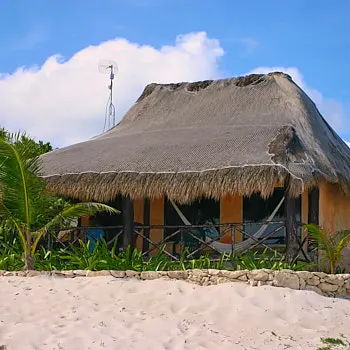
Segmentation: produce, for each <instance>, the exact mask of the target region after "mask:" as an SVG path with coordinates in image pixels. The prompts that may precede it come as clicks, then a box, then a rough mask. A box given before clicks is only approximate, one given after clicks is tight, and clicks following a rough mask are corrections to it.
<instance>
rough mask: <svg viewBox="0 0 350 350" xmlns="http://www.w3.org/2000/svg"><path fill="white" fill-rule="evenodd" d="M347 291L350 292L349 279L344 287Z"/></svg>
mask: <svg viewBox="0 0 350 350" xmlns="http://www.w3.org/2000/svg"><path fill="white" fill-rule="evenodd" d="M343 287H344V288H345V289H347V290H350V279H347V280H346V281H345V283H344V286H343Z"/></svg>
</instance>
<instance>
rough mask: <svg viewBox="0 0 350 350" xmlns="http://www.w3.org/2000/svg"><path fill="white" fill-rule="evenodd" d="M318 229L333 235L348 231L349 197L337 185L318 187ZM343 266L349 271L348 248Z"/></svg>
mask: <svg viewBox="0 0 350 350" xmlns="http://www.w3.org/2000/svg"><path fill="white" fill-rule="evenodd" d="M319 215H320V216H319V219H320V222H319V224H320V227H322V228H323V229H324V230H326V231H328V232H330V233H333V232H336V231H341V230H349V229H350V197H349V196H345V195H344V194H343V192H342V191H341V189H340V188H339V187H338V186H337V185H332V184H328V183H323V184H322V185H321V186H320V205H319ZM343 266H344V267H345V268H346V269H347V270H348V271H350V247H348V248H347V249H346V250H345V251H344V260H343Z"/></svg>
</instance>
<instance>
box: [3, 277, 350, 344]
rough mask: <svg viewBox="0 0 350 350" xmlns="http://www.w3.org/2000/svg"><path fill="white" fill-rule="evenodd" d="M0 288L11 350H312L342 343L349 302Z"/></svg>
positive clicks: (216, 291)
mask: <svg viewBox="0 0 350 350" xmlns="http://www.w3.org/2000/svg"><path fill="white" fill-rule="evenodd" d="M0 288H1V298H0V345H7V346H8V349H10V350H17V349H19V350H32V349H33V350H34V349H36V350H41V349H45V350H46V349H50V350H53V349H55V350H63V349H64V350H73V349H74V350H75V349H77V350H78V349H79V350H85V349H86V350H87V349H118V350H119V349H123V350H127V349H143V350H146V349H152V350H158V349H167V350H177V349H179V350H181V349H196V350H200V349H213V350H215V349H260V350H261V349H269V350H272V349H279V350H280V349H287V348H289V349H317V347H318V346H321V343H320V338H321V337H328V336H329V337H340V336H343V335H345V336H348V339H350V333H349V332H350V301H349V300H345V299H332V298H326V297H322V296H320V295H317V294H315V293H313V292H307V291H295V290H289V289H284V288H274V287H250V286H247V285H244V284H222V285H218V286H210V287H200V286H197V285H192V284H189V283H186V282H182V281H166V280H154V281H138V280H135V279H130V280H125V279H124V280H120V279H114V278H113V277H94V278H74V279H69V278H67V279H64V278H48V277H32V278H20V277H3V278H0ZM0 348H1V347H0Z"/></svg>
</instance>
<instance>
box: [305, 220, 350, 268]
mask: <svg viewBox="0 0 350 350" xmlns="http://www.w3.org/2000/svg"><path fill="white" fill-rule="evenodd" d="M305 226H306V229H307V231H308V233H309V235H310V237H311V241H314V242H315V243H316V244H317V246H318V249H319V250H321V251H322V252H323V253H322V254H321V255H320V258H321V263H322V264H324V265H325V266H326V268H327V269H329V270H330V272H331V273H335V271H336V268H337V266H338V265H339V263H340V261H341V259H342V253H343V250H344V248H345V247H346V246H347V245H348V244H349V242H350V231H339V232H336V233H330V232H327V231H324V230H322V229H320V228H319V227H318V226H316V225H314V224H309V225H305Z"/></svg>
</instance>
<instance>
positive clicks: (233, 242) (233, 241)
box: [230, 225, 236, 256]
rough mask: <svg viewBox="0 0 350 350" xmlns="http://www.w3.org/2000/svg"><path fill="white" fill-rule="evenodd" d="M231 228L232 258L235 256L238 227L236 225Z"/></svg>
mask: <svg viewBox="0 0 350 350" xmlns="http://www.w3.org/2000/svg"><path fill="white" fill-rule="evenodd" d="M230 226H231V250H232V256H235V231H236V227H235V225H230Z"/></svg>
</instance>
